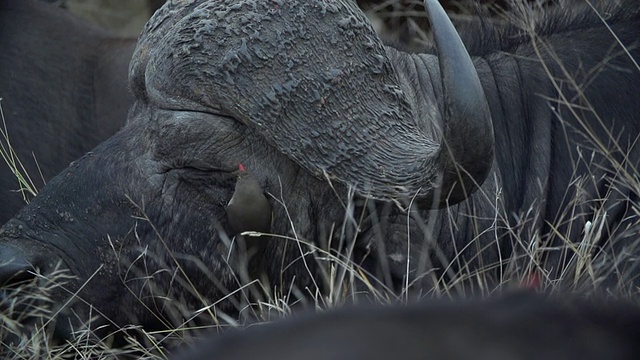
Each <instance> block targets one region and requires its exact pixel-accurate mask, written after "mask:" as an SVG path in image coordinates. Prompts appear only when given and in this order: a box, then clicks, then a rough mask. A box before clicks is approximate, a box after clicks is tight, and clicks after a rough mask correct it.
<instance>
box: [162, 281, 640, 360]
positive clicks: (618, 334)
mask: <svg viewBox="0 0 640 360" xmlns="http://www.w3.org/2000/svg"><path fill="white" fill-rule="evenodd" d="M639 336H640V310H639V309H638V308H637V307H635V306H631V305H629V304H624V303H615V302H612V303H605V302H595V301H594V302H592V303H588V302H585V301H579V300H576V299H562V300H559V299H548V298H545V297H543V296H536V295H532V294H527V293H523V294H511V295H509V296H505V297H504V298H499V299H492V300H483V301H481V300H474V301H457V302H451V301H444V300H440V301H434V300H431V301H427V302H425V303H420V304H412V305H410V306H407V307H386V308H385V307H380V306H378V307H374V306H368V307H360V308H346V309H340V310H338V311H334V312H329V313H324V314H317V313H316V314H306V315H304V316H301V315H298V316H294V317H293V318H289V319H286V320H284V321H280V322H276V323H272V324H266V325H260V326H253V327H251V328H249V329H245V330H243V331H231V332H228V333H225V334H223V335H222V336H220V335H219V334H211V335H210V337H209V338H207V339H203V341H200V342H198V343H196V345H194V346H193V348H192V349H190V350H182V351H181V352H180V353H178V354H176V356H174V357H171V359H173V360H179V359H183V360H187V359H188V360H208V359H215V360H227V359H228V360H231V359H233V360H251V359H281V360H294V359H306V360H325V359H333V360H347V359H369V360H378V359H379V360H386V359H401V360H418V359H474V360H507V359H509V360H525V359H553V360H563V359H585V360H586V359H593V360H599V359H617V360H623V359H625V360H631V359H637V358H638V357H639V356H640V344H639V343H638V337H639Z"/></svg>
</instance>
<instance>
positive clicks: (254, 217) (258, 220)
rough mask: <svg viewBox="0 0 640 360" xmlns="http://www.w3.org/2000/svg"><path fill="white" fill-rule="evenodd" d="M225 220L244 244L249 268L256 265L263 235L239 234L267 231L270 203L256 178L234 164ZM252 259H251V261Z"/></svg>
mask: <svg viewBox="0 0 640 360" xmlns="http://www.w3.org/2000/svg"><path fill="white" fill-rule="evenodd" d="M226 210H227V220H228V221H229V226H230V227H231V231H232V232H233V235H236V240H237V242H238V243H239V244H240V245H241V249H242V248H243V247H244V250H245V251H246V255H247V259H248V260H249V261H250V262H251V263H250V264H249V265H248V266H249V268H250V272H251V268H253V270H255V269H257V267H259V265H258V264H259V263H260V262H261V260H262V259H261V257H262V255H263V254H262V253H263V251H264V248H265V245H266V241H267V238H265V237H252V236H241V235H240V234H241V233H243V232H245V231H255V232H261V233H269V232H270V231H271V204H270V203H269V201H268V200H267V197H266V196H265V194H264V191H263V190H262V187H261V186H260V184H259V183H258V181H257V180H256V179H255V178H254V177H253V176H252V175H251V174H250V173H249V172H248V171H247V170H246V169H245V167H244V165H242V164H238V182H236V188H235V191H234V193H233V196H232V197H231V200H230V201H229V204H228V205H227V208H226ZM252 258H253V260H252Z"/></svg>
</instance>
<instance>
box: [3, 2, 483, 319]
mask: <svg viewBox="0 0 640 360" xmlns="http://www.w3.org/2000/svg"><path fill="white" fill-rule="evenodd" d="M426 5H427V8H428V12H429V16H430V19H431V22H432V24H433V27H434V33H435V41H436V43H437V50H438V54H439V58H440V61H439V62H438V61H437V59H436V60H435V62H434V63H433V64H430V65H429V69H431V73H430V74H431V75H429V76H432V75H438V76H439V75H440V74H442V76H441V80H440V79H437V80H435V81H433V88H434V89H437V90H438V95H437V96H436V95H435V93H425V92H424V91H422V90H421V89H419V88H418V86H417V85H416V84H415V83H414V80H415V79H412V78H410V77H409V76H408V75H407V74H406V70H405V68H404V67H403V66H404V65H406V63H404V62H403V59H406V58H407V57H409V55H407V54H404V53H401V52H398V51H397V50H395V49H392V48H387V47H385V46H383V44H382V43H381V41H380V40H379V39H378V37H377V36H376V34H375V33H374V31H373V29H372V27H371V25H370V24H369V22H368V21H367V19H366V18H365V17H364V15H363V14H362V13H361V11H360V10H359V9H358V8H357V7H356V6H355V4H354V3H353V2H352V1H349V0H337V1H318V0H314V1H311V0H309V1H302V0H300V1H288V0H287V1H260V0H244V1H237V0H225V1H203V0H201V1H170V2H167V4H166V5H165V6H164V7H163V8H162V9H160V10H159V11H158V12H157V13H156V14H155V15H154V17H153V18H152V19H151V20H150V21H149V23H148V24H147V26H146V28H145V30H144V32H143V34H142V35H141V37H140V40H139V42H138V45H137V49H136V51H135V54H134V57H133V60H132V64H131V67H130V78H129V81H130V86H131V88H132V89H133V92H134V94H135V97H136V102H135V104H134V106H133V107H132V108H131V110H130V113H129V117H128V121H127V126H126V127H125V128H124V129H123V130H122V131H120V132H119V133H117V134H116V135H115V136H113V137H112V138H111V139H109V140H108V141H106V142H104V143H103V144H101V145H100V146H98V147H97V148H96V149H95V150H93V151H92V152H90V153H88V154H87V155H85V156H84V157H83V158H81V159H80V160H78V161H76V162H75V163H73V164H72V165H71V166H70V167H69V168H68V169H66V170H65V171H64V172H62V173H61V174H60V175H59V176H57V177H56V178H55V179H53V180H52V181H51V182H50V183H49V184H48V185H47V187H46V188H45V189H44V190H43V191H42V192H41V194H40V195H39V196H38V197H37V198H35V199H34V200H33V202H32V203H31V204H29V206H27V207H26V208H25V209H23V210H22V211H21V212H20V213H19V215H18V216H16V217H15V218H14V219H12V220H11V221H9V222H8V223H7V224H6V225H5V226H4V227H3V228H2V230H0V260H2V263H4V264H6V265H5V266H3V267H2V268H0V282H1V283H4V284H5V286H9V285H13V284H15V283H17V282H23V281H25V280H28V278H29V277H30V276H35V275H29V274H36V273H38V274H42V275H44V276H46V275H47V274H48V273H49V272H50V271H51V270H52V269H54V268H57V267H58V266H61V267H62V268H65V269H68V270H69V271H70V273H71V274H72V275H73V276H75V278H76V280H75V281H72V282H69V283H68V284H67V285H66V286H63V287H60V288H58V289H57V290H56V291H55V292H54V293H53V298H54V299H55V301H56V302H57V303H58V304H59V305H60V306H61V307H62V309H61V312H60V314H61V315H63V316H62V318H63V319H64V320H59V321H58V328H59V329H61V330H65V331H68V330H69V326H75V325H73V324H74V322H73V321H68V320H69V319H80V320H82V321H85V320H87V319H88V317H89V314H90V312H91V311H92V310H91V309H95V310H93V311H95V313H97V314H101V315H103V316H104V317H105V318H107V319H109V320H110V321H113V322H114V323H116V324H124V323H130V322H132V321H133V322H136V323H143V324H149V323H153V322H158V321H159V320H158V319H159V318H158V317H157V315H154V314H158V313H162V312H163V311H164V310H165V309H166V308H167V307H168V304H169V302H171V301H172V300H173V299H176V300H180V301H181V302H182V303H184V304H186V305H185V306H186V308H188V309H186V310H185V313H183V314H180V317H185V316H191V313H190V312H189V311H192V310H193V308H199V307H205V306H209V305H212V304H213V305H216V306H217V307H218V309H222V310H228V309H230V308H234V307H235V306H237V304H236V303H235V302H236V301H238V299H236V298H234V297H232V296H229V295H230V294H232V293H233V292H234V290H236V289H237V288H238V286H239V285H240V284H241V283H242V280H241V278H242V275H243V271H242V269H238V267H237V266H236V265H237V264H238V263H239V262H238V261H237V258H238V256H241V255H238V254H236V252H235V250H234V246H233V235H236V234H233V233H232V232H231V231H230V227H229V225H228V223H227V216H226V213H225V207H226V206H227V204H228V202H229V200H230V198H231V196H232V194H233V192H234V188H235V182H236V179H237V173H236V169H237V164H238V163H243V164H245V165H246V166H247V169H248V171H250V172H251V174H252V177H253V178H254V179H255V180H256V181H257V182H258V184H259V185H260V187H261V188H262V189H264V190H265V192H267V193H269V194H270V195H271V196H270V197H269V201H270V202H271V205H272V206H271V207H272V209H273V222H272V226H271V232H272V233H273V234H274V236H272V237H270V238H265V240H264V241H268V244H267V246H266V247H265V249H264V253H263V254H260V256H263V259H267V260H266V262H267V264H266V266H265V269H264V274H263V275H262V277H263V279H265V280H268V283H269V284H270V285H269V286H268V287H270V288H272V289H275V290H276V291H283V292H286V291H288V290H287V289H289V288H290V287H292V286H293V287H296V288H297V289H306V288H312V287H314V286H316V287H318V286H321V285H318V283H317V282H318V277H317V275H318V272H319V270H318V269H317V266H316V265H315V264H313V262H312V261H310V260H311V257H310V256H308V255H312V254H313V249H316V248H317V247H323V246H326V247H327V248H336V247H337V245H336V243H337V242H338V241H337V240H335V242H333V243H332V242H331V241H332V239H334V238H335V237H336V234H340V231H341V229H343V227H344V226H345V219H351V220H353V217H351V218H349V216H347V215H348V214H350V213H351V214H352V213H353V211H354V210H353V207H354V205H353V204H354V203H355V204H356V205H355V206H364V205H362V204H364V203H367V202H369V204H374V205H373V206H374V207H375V206H378V204H393V205H392V206H391V207H390V208H391V210H389V214H392V215H393V214H395V215H396V216H397V215H398V214H402V213H403V212H404V211H406V207H407V205H409V204H410V202H412V201H413V202H414V203H416V204H420V205H423V206H425V207H427V208H431V207H433V206H440V205H444V204H447V203H455V202H459V201H461V200H463V199H465V197H467V196H468V195H469V194H470V193H471V192H473V191H474V190H475V188H476V187H478V186H479V184H480V183H482V181H483V180H484V178H485V177H486V175H487V174H488V172H489V170H490V168H491V164H492V161H493V134H492V124H491V119H490V115H489V112H488V106H487V103H486V101H485V98H484V94H483V90H482V88H481V86H480V81H479V79H478V77H477V75H476V73H475V69H474V67H473V65H472V64H471V61H470V59H469V56H468V55H467V54H466V52H465V50H464V47H463V46H462V43H461V41H460V39H459V38H458V36H457V34H456V32H455V30H454V29H453V26H452V25H451V23H450V22H449V20H448V18H447V16H446V14H445V13H444V11H443V10H442V8H440V6H439V5H438V3H437V1H435V0H428V1H426ZM403 64H404V65H403ZM352 190H355V194H356V196H355V202H353V203H348V202H347V201H349V199H350V196H349V195H350V194H352ZM396 205H397V206H396ZM367 206H369V205H367ZM389 216H390V217H391V215H389ZM398 221H401V222H402V224H401V225H402V226H401V229H402V231H400V234H397V235H398V236H402V233H403V232H406V225H405V223H406V217H405V218H404V220H398ZM346 225H348V226H352V225H353V224H346ZM357 225H358V227H357V229H356V230H357V236H355V238H356V239H357V241H360V239H363V238H365V239H366V238H367V237H372V236H374V234H373V233H374V232H375V231H374V230H370V231H368V229H373V226H371V224H369V223H368V220H364V221H363V222H362V223H359V224H357ZM411 226H414V225H411ZM389 229H393V227H390V228H389ZM376 231H377V232H378V234H376V235H375V236H380V237H382V238H385V239H387V238H393V236H395V235H396V234H394V231H392V230H387V229H385V228H382V229H380V228H378V229H377V230H376ZM380 231H382V233H381V234H380ZM405 237H406V235H405ZM350 241H351V239H350ZM309 244H310V245H311V246H307V245H309ZM342 245H344V244H342ZM345 246H346V245H345ZM38 276H39V275H38ZM305 291H307V290H305ZM309 291H316V290H309ZM87 305H90V306H91V307H92V308H91V309H90V307H89V306H87ZM189 309H190V310H189ZM70 324H71V325H70Z"/></svg>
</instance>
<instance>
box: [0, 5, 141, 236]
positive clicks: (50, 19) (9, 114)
mask: <svg viewBox="0 0 640 360" xmlns="http://www.w3.org/2000/svg"><path fill="white" fill-rule="evenodd" d="M26 24H28V26H27V25H26ZM135 44H136V40H135V39H131V38H117V37H115V36H113V35H112V34H109V33H107V32H106V31H104V30H102V29H99V28H97V27H95V26H92V25H90V24H88V23H86V22H84V21H81V20H79V19H77V18H75V17H73V16H71V15H70V14H68V13H67V12H66V11H63V10H60V9H57V8H55V7H53V6H51V5H48V4H44V3H42V2H41V1H34V0H24V1H23V0H20V1H13V0H2V1H0V48H1V49H3V50H2V51H0V98H2V109H3V112H4V118H5V121H6V130H7V131H8V134H9V141H10V142H11V146H12V148H13V151H15V155H16V156H17V157H18V159H20V161H21V162H22V164H23V165H24V169H20V170H21V171H24V172H26V173H27V174H28V175H30V177H31V179H32V180H33V182H34V185H35V187H36V189H41V188H42V187H44V183H43V180H42V179H43V178H44V179H45V180H49V179H51V178H52V177H54V176H55V175H57V174H58V173H59V172H60V171H62V170H64V169H65V168H67V167H68V166H69V164H70V163H71V162H72V161H74V160H77V159H78V158H79V157H81V156H82V155H84V154H85V153H86V152H87V151H89V150H91V149H93V148H94V147H96V145H98V144H100V143H101V142H103V141H104V140H106V139H108V138H109V137H110V136H111V135H113V134H115V133H116V132H117V131H118V130H119V129H120V128H121V127H122V126H123V125H124V123H125V120H126V116H127V112H128V111H129V108H130V107H131V105H132V104H133V100H134V99H133V96H132V94H131V93H130V92H129V91H128V89H127V75H128V71H127V70H128V68H129V60H130V59H131V54H133V50H134V48H135ZM3 130H4V127H3ZM3 132H4V131H3ZM0 142H1V143H2V144H3V145H5V144H6V143H5V139H4V138H2V140H1V141H0ZM34 157H35V159H36V160H34ZM36 161H37V165H36ZM18 189H20V185H19V183H18V180H17V179H16V177H15V176H14V175H13V174H12V172H11V171H10V168H9V167H8V166H7V165H6V164H5V161H3V159H2V158H0V199H2V204H0V224H4V223H5V222H6V221H7V220H9V219H11V218H12V217H13V216H14V215H15V214H16V213H17V212H18V210H20V208H22V207H23V206H24V205H25V200H24V199H23V196H22V194H21V193H20V192H18V191H17V190H18Z"/></svg>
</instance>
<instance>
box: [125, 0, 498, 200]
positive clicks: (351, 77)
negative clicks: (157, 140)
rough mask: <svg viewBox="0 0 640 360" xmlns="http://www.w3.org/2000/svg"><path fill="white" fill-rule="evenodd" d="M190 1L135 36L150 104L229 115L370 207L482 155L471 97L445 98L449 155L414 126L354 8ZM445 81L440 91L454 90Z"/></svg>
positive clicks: (417, 191)
mask: <svg viewBox="0 0 640 360" xmlns="http://www.w3.org/2000/svg"><path fill="white" fill-rule="evenodd" d="M182 3H183V2H177V3H176V4H178V6H182V5H180V4H182ZM189 4H190V5H188V6H190V11H189V13H188V14H187V15H184V17H183V18H181V19H180V20H179V21H171V22H166V23H165V22H163V21H155V22H154V21H152V24H154V25H153V26H151V27H150V26H148V29H147V31H146V33H145V34H143V36H141V38H140V40H139V44H138V48H139V49H141V51H138V52H137V53H139V54H140V55H139V56H140V58H139V59H138V61H136V62H135V63H134V64H133V65H132V70H131V73H132V74H137V79H138V80H137V82H138V83H144V85H145V88H146V93H147V95H148V98H149V99H150V101H151V102H152V103H155V104H157V105H158V106H160V107H163V108H168V109H176V110H195V111H204V112H210V113H216V114H222V115H228V116H232V117H234V118H235V119H237V120H238V121H240V122H242V123H244V124H246V125H247V126H248V127H251V128H253V129H254V130H255V131H256V132H258V133H259V134H261V135H262V136H263V137H264V138H265V139H267V140H268V141H269V142H270V143H271V144H272V145H273V146H274V147H275V148H277V149H278V150H279V151H280V152H282V153H284V154H286V155H287V156H289V157H290V158H291V159H293V160H294V161H296V162H297V163H298V164H300V165H301V166H302V167H304V168H306V169H307V170H308V171H310V172H312V173H314V174H317V175H318V176H324V175H325V174H326V175H329V176H330V177H331V178H333V179H337V180H339V181H341V182H343V183H346V184H350V185H355V186H356V187H357V189H358V191H359V192H360V193H361V194H364V195H367V196H370V197H373V198H376V199H386V200H388V199H398V198H404V197H412V196H415V195H417V196H419V197H421V198H423V199H424V198H427V199H429V198H431V197H432V196H433V194H434V191H435V190H438V189H439V188H440V186H441V184H442V182H441V181H442V179H443V170H446V171H445V172H444V179H445V181H447V182H450V181H453V182H455V181H459V179H460V178H462V179H466V177H465V176H464V174H463V175H462V176H457V172H456V171H455V170H452V169H455V168H456V167H455V164H454V162H455V161H457V162H458V163H462V164H465V165H467V164H469V165H475V164H476V163H477V162H478V159H477V158H478V157H480V158H481V159H482V160H484V159H485V157H486V156H487V151H486V146H484V148H482V149H480V150H479V151H476V150H473V151H465V149H471V147H472V146H474V141H469V139H466V138H465V136H466V135H467V134H469V135H470V133H468V132H467V131H469V130H472V129H475V127H474V126H471V127H469V126H466V125H465V124H464V123H465V120H466V122H474V121H480V120H482V121H485V122H487V121H489V122H490V120H488V115H487V116H481V117H480V118H481V119H480V120H476V119H477V118H473V117H471V116H469V117H468V118H467V117H466V116H467V115H470V114H472V113H473V112H474V111H476V110H477V108H478V107H479V106H476V105H477V103H476V101H479V100H473V99H468V101H466V102H465V101H463V100H464V99H459V98H460V95H456V94H455V92H452V91H448V92H447V94H452V93H453V94H454V95H451V96H447V104H448V105H450V106H448V108H451V109H455V110H454V111H452V110H448V113H449V116H447V118H451V119H452V120H451V121H453V122H452V124H445V126H444V128H445V131H444V134H445V140H444V141H445V142H446V144H447V145H448V146H449V148H451V149H452V151H451V156H448V155H447V154H445V155H443V154H444V151H441V150H442V146H441V145H440V142H438V141H435V140H434V139H433V138H431V135H430V134H429V133H427V132H426V131H425V130H424V129H423V128H422V127H420V126H418V125H417V123H419V121H416V119H415V116H414V114H413V111H412V104H410V103H409V102H408V100H407V96H406V95H405V94H404V93H403V91H402V88H401V86H400V82H399V79H398V76H397V75H396V73H395V71H394V67H393V65H392V64H391V63H390V61H389V58H388V57H387V53H386V50H385V47H384V46H383V45H382V43H381V41H380V39H379V38H378V37H377V35H376V34H375V32H374V30H373V28H372V27H371V25H370V23H369V21H368V20H367V18H366V17H365V16H364V14H362V12H361V11H360V9H358V8H357V6H356V5H355V2H353V1H352V0H336V1H332V2H328V1H320V0H315V1H313V0H309V1H300V0H298V1H296V0H286V1H264V0H262V1H260V0H219V1H209V2H202V3H199V4H197V6H194V5H193V2H189ZM172 6H175V5H172ZM184 6H186V5H184ZM178 13H180V14H181V16H182V14H184V13H183V12H180V11H174V12H173V14H178ZM438 31H440V30H438ZM454 33H455V31H454ZM447 52H448V51H443V55H446V54H444V53H447ZM451 66H453V67H454V70H457V69H458V67H459V66H458V65H451ZM465 71H466V72H465V73H468V72H469V71H468V70H465ZM447 73H448V72H447ZM448 77H451V75H448ZM446 78H447V77H446V76H445V83H447V86H445V88H446V89H451V88H452V87H454V88H455V87H456V86H457V84H455V86H452V85H448V84H449V83H451V82H452V81H456V80H457V79H453V80H447V79H446ZM472 81H475V83H478V80H477V77H475V80H472ZM465 86H468V84H465ZM463 88H464V86H463ZM480 90H481V89H480ZM469 92H470V91H469ZM468 97H469V98H472V96H471V95H469V96H468ZM474 99H475V98H474ZM461 104H462V105H465V106H467V108H464V109H460V107H461ZM485 106H486V105H485ZM480 107H481V106H480ZM465 110H468V111H465ZM473 115H474V116H476V115H475V114H473ZM458 126H463V128H462V129H454V128H453V127H458ZM483 127H486V124H484V126H483ZM489 127H490V124H489ZM484 133H486V131H484ZM448 136H452V139H448V138H446V137H448ZM461 139H462V140H464V141H467V143H463V144H460V143H459V142H460V141H461ZM467 145H468V146H467ZM489 153H490V151H489ZM461 154H464V155H467V156H470V158H469V159H466V160H464V159H462V158H460V157H459V156H460V155H461ZM477 154H481V155H477ZM452 159H453V160H452ZM452 164H453V165H452ZM452 171H453V172H455V173H456V176H455V177H454V176H452V175H451V174H450V173H451V172H452ZM472 175H473V176H475V175H476V174H472ZM479 181H480V180H479ZM463 182H464V186H465V189H466V188H467V181H466V180H465V181H463ZM442 187H443V188H444V189H451V188H453V185H452V184H448V183H444V184H443V185H442ZM457 199H458V198H456V200H457ZM441 202H442V201H441Z"/></svg>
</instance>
